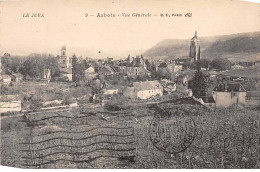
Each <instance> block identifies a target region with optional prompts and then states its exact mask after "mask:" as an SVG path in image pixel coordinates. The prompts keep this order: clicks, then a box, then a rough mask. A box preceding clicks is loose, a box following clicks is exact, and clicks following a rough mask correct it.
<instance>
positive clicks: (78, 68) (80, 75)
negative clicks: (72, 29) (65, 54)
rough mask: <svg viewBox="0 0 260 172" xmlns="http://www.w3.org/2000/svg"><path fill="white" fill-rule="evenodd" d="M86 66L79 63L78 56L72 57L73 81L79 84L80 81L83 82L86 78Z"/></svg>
mask: <svg viewBox="0 0 260 172" xmlns="http://www.w3.org/2000/svg"><path fill="white" fill-rule="evenodd" d="M84 71H85V64H84V63H78V59H77V57H76V55H73V57H72V81H74V82H78V81H80V80H83V79H84V77H85V73H84Z"/></svg>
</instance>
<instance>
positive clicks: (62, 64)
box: [60, 46, 68, 67]
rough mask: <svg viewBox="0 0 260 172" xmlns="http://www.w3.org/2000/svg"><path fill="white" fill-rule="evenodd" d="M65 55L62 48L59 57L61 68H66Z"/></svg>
mask: <svg viewBox="0 0 260 172" xmlns="http://www.w3.org/2000/svg"><path fill="white" fill-rule="evenodd" d="M67 63H68V62H67V54H66V46H62V48H61V56H60V64H61V66H62V67H67Z"/></svg>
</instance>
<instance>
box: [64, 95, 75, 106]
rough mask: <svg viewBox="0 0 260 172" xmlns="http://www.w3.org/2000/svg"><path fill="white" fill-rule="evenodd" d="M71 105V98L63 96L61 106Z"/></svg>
mask: <svg viewBox="0 0 260 172" xmlns="http://www.w3.org/2000/svg"><path fill="white" fill-rule="evenodd" d="M71 103H73V100H72V97H71V95H65V96H64V97H63V98H62V104H65V105H69V104H71Z"/></svg>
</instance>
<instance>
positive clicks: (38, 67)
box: [19, 54, 60, 78]
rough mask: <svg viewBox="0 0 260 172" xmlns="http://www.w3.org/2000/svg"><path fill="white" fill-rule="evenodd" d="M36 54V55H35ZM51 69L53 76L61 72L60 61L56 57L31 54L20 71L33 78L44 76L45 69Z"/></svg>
mask: <svg viewBox="0 0 260 172" xmlns="http://www.w3.org/2000/svg"><path fill="white" fill-rule="evenodd" d="M33 55H35V56H33ZM46 68H47V69H51V76H52V77H54V76H58V75H59V74H60V70H59V66H58V61H57V59H55V58H54V57H45V56H41V55H40V54H31V55H30V56H29V58H27V60H25V62H24V63H23V64H22V65H21V67H20V68H19V72H20V73H21V74H23V75H24V76H26V75H28V76H30V77H32V78H42V76H43V71H44V69H46Z"/></svg>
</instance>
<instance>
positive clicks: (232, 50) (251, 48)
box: [144, 32, 260, 62]
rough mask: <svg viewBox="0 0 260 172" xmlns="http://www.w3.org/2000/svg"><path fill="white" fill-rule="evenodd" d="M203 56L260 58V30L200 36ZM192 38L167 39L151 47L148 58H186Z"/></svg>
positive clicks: (248, 59)
mask: <svg viewBox="0 0 260 172" xmlns="http://www.w3.org/2000/svg"><path fill="white" fill-rule="evenodd" d="M199 39H200V42H201V56H202V58H209V59H212V58H216V57H220V58H228V59H229V60H231V61H232V62H236V61H256V59H260V32H252V33H240V34H232V35H223V36H214V37H199ZM189 48H190V39H166V40H163V41H161V42H159V43H158V44H156V45H155V46H154V47H152V48H150V49H149V50H147V51H146V52H144V55H145V56H146V57H148V58H152V59H153V58H162V59H164V58H171V59H176V58H185V57H187V56H189Z"/></svg>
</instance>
